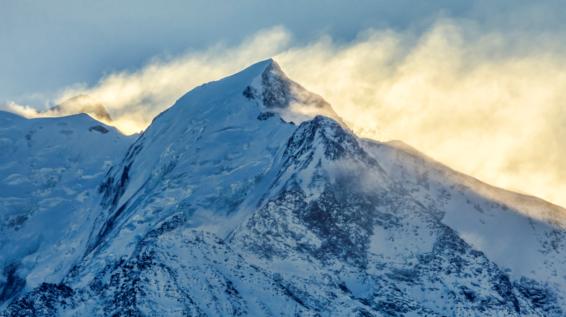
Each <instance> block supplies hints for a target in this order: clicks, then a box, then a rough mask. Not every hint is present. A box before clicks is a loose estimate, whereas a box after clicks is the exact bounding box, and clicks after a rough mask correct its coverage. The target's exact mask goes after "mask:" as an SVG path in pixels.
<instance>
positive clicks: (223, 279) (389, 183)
mask: <svg viewBox="0 0 566 317" xmlns="http://www.w3.org/2000/svg"><path fill="white" fill-rule="evenodd" d="M319 114H322V115H319ZM6 120H12V121H11V122H14V123H13V124H14V125H15V124H16V122H18V123H17V124H18V126H19V122H23V121H21V120H22V119H21V118H8V119H6ZM18 120H19V121H18ZM8 130H10V129H8ZM124 142H125V143H127V142H128V140H125V141H124ZM57 144H60V143H57ZM117 147H119V148H123V147H122V146H121V145H120V146H118V145H117ZM70 149H71V148H70ZM74 151H76V150H71V152H74ZM114 152H118V150H116V151H112V153H114ZM97 154H100V155H102V154H103V153H97ZM114 158H115V157H114ZM5 161H7V160H6V159H4V158H3V159H2V164H3V163H4V162H5ZM97 161H98V162H100V160H99V159H97ZM113 162H114V163H113V164H112V167H111V169H110V170H109V171H108V173H106V174H105V175H104V176H103V177H102V178H98V179H96V181H94V180H93V183H89V186H90V187H89V188H91V191H90V192H89V193H90V195H89V197H91V199H90V200H89V203H88V204H87V206H88V208H87V209H88V210H86V211H84V212H83V213H81V215H84V214H85V213H86V214H88V215H89V216H88V217H84V216H81V217H80V218H81V220H82V222H81V223H82V224H81V225H80V226H81V230H80V232H81V234H73V233H71V234H68V235H66V236H59V238H58V239H64V240H56V239H55V240H53V239H51V240H47V243H45V244H46V245H48V247H47V248H48V249H49V250H58V251H59V253H61V254H64V253H65V252H67V249H69V250H70V251H68V252H70V253H69V254H71V255H70V256H68V257H67V258H61V259H60V260H59V257H56V258H55V259H54V260H53V263H56V265H57V267H58V268H59V270H58V271H57V272H60V274H59V273H57V274H55V273H49V274H44V275H38V274H35V275H32V276H37V278H35V279H33V281H34V283H33V285H39V286H38V287H36V288H35V289H33V290H31V291H29V292H27V293H25V294H22V295H20V296H18V297H17V298H15V299H13V300H8V299H5V304H4V305H5V306H6V308H5V310H4V312H3V313H4V315H6V316H27V315H35V316H44V315H45V316H51V315H64V316H84V315H94V316H108V315H115V316H122V315H129V316H138V315H139V316H162V315H190V316H199V315H210V316H229V315H242V316H258V315H259V316H275V315H277V316H291V315H293V316H294V315H305V316H336V315H338V316H422V315H424V316H478V315H482V316H483V315H485V316H562V315H564V312H565V311H566V299H565V293H566V283H565V276H564V270H563V269H562V268H564V267H566V265H565V264H566V254H565V251H564V250H565V248H564V243H565V241H566V238H565V234H566V230H565V229H564V228H565V226H564V225H565V222H564V215H565V214H566V211H565V210H564V209H562V208H560V207H558V206H554V205H551V204H548V203H546V202H544V201H541V200H538V199H535V198H532V197H526V196H522V195H518V194H514V193H510V192H506V191H503V190H500V189H496V188H493V187H490V186H488V185H486V184H483V183H480V182H478V181H477V180H474V179H472V178H470V177H468V176H465V175H462V174H459V173H457V172H455V171H452V170H450V169H448V168H447V167H445V166H442V165H441V164H439V163H436V162H434V161H432V160H430V159H428V158H426V157H425V156H424V155H422V154H420V153H418V152H416V151H414V150H412V149H410V148H409V147H407V146H405V145H402V144H399V143H380V142H376V141H372V140H364V139H360V138H358V137H357V136H355V135H354V134H353V133H352V132H351V131H350V130H349V129H348V128H347V127H346V126H345V125H344V124H343V123H342V122H341V120H340V118H339V117H338V116H337V115H336V114H335V113H334V111H333V110H332V108H331V106H330V105H329V104H328V103H327V102H326V101H324V100H323V99H322V98H321V97H320V96H318V95H315V94H313V93H310V92H308V91H307V90H306V89H304V88H303V87H301V86H300V85H299V84H297V83H295V82H293V81H292V80H290V79H289V78H288V77H287V76H285V74H284V73H283V72H282V70H281V69H280V68H279V66H278V65H277V64H276V63H275V62H274V61H272V60H267V61H263V62H259V63H257V64H254V65H252V66H250V67H249V68H247V69H245V70H243V71H242V72H239V73H237V74H235V75H232V76H229V77H227V78H224V79H222V80H219V81H216V82H211V83H208V84H205V85H202V86H200V87H197V88H195V89H194V90H192V91H190V92H189V93H187V94H186V95H185V96H183V97H181V98H180V99H179V100H178V101H177V102H176V103H175V104H174V105H173V106H172V107H171V108H169V109H168V110H167V111H165V112H163V113H162V114H160V115H159V116H158V117H156V118H155V119H154V121H153V123H152V124H151V126H150V127H149V128H148V129H147V130H146V131H145V132H144V133H143V134H142V135H141V136H140V137H139V138H138V139H137V140H136V141H135V142H133V144H131V146H130V147H129V149H128V150H127V152H126V153H125V154H124V155H123V157H122V158H121V159H119V161H116V160H113ZM81 164H86V162H81ZM93 164H94V163H93ZM93 166H94V165H93ZM92 168H93V169H94V167H92ZM10 173H14V172H10ZM92 173H93V174H94V172H92ZM75 178H76V176H75ZM3 186H4V185H3ZM75 186H78V185H75ZM85 186H87V185H86V184H85ZM92 190H97V191H98V194H97V195H93V194H92ZM60 195H63V194H62V193H59V194H58V196H60ZM54 197H55V196H54ZM4 201H5V202H6V201H8V200H4ZM71 215H72V213H71ZM61 219H67V218H66V217H62V218H61ZM74 219H75V218H73V217H72V216H71V217H69V218H68V220H66V221H68V222H67V223H65V224H62V225H61V227H60V228H59V229H58V230H63V231H64V230H68V231H69V232H72V229H70V228H69V227H68V226H67V225H68V224H69V223H73V225H72V226H71V228H76V226H77V225H75V224H76V223H77V222H76V221H75V220H74ZM22 228H23V230H24V231H25V230H27V229H25V228H27V225H26V224H25V223H24V225H23V227H22ZM30 228H31V227H30ZM50 229H51V227H50V228H40V229H39V230H36V231H34V232H37V233H41V232H42V231H47V232H49V230H50ZM30 230H31V229H30ZM57 241H65V242H66V245H68V242H67V241H70V242H72V243H75V244H76V245H77V246H76V247H74V246H72V244H71V247H64V246H62V244H61V243H58V242H57ZM25 245H28V243H27V242H26V243H21V246H25ZM57 246H60V248H61V249H56V248H57ZM53 248H55V249H53ZM74 250H81V252H82V253H81V252H78V251H74ZM79 253H80V256H79V255H78V254H79ZM10 258H17V257H15V256H11V257H10ZM21 262H22V263H24V262H23V261H21ZM36 263H41V264H42V266H45V267H46V268H50V267H53V265H54V264H53V263H52V262H51V260H48V259H43V258H42V259H39V260H38V261H37V262H36ZM50 270H51V271H50V272H53V269H50ZM18 276H23V275H18ZM27 276H28V277H27V278H28V282H27V284H26V285H32V284H31V282H30V281H29V280H30V278H29V276H30V275H27ZM40 282H45V283H43V284H39V283H40ZM29 289H31V288H30V287H28V288H27V289H26V290H29Z"/></svg>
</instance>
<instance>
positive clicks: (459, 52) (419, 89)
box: [12, 19, 566, 206]
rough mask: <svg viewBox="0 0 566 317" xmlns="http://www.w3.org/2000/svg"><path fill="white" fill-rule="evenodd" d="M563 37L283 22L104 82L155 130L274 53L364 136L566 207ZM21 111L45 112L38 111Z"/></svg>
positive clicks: (127, 111)
mask: <svg viewBox="0 0 566 317" xmlns="http://www.w3.org/2000/svg"><path fill="white" fill-rule="evenodd" d="M559 36H561V35H559V34H548V33H545V34H523V33H521V32H517V33H515V34H511V33H509V34H502V33H500V32H491V31H489V30H484V29H482V28H481V27H479V26H477V25H474V24H473V23H472V22H470V21H462V20H450V19H443V20H439V21H438V22H437V23H435V24H434V25H433V26H432V27H431V28H430V29H428V30H426V31H425V32H421V33H418V34H417V33H412V32H408V31H407V32H393V31H388V30H368V31H366V32H364V33H363V34H361V35H360V36H359V38H358V39H357V40H356V41H353V42H350V43H347V44H343V43H336V42H334V41H333V39H332V38H330V37H322V38H320V39H319V40H317V41H315V42H311V43H309V44H307V45H295V44H294V42H293V40H292V36H291V34H289V32H287V31H286V30H285V29H283V28H274V29H268V30H265V31H262V32H260V33H258V34H256V35H254V36H253V37H251V38H249V39H248V40H246V41H244V42H243V43H241V44H240V45H238V46H234V47H226V46H222V45H218V46H215V47H212V48H209V49H207V50H205V51H200V52H193V53H189V54H187V55H184V56H180V57H177V58H174V59H169V60H155V61H153V62H151V63H149V64H148V65H147V66H145V67H143V68H142V69H140V70H139V71H136V72H120V73H114V74H110V75H108V76H106V77H104V78H103V79H101V81H100V82H99V83H98V84H97V85H95V86H93V87H78V88H77V87H72V88H69V89H65V90H64V91H63V92H62V93H61V94H60V97H59V98H58V100H57V101H58V102H62V101H64V100H68V99H69V98H71V97H73V96H76V95H89V96H90V97H91V98H93V99H94V100H96V101H98V102H100V103H102V104H104V105H105V106H106V107H107V109H108V110H109V112H110V114H111V115H112V117H113V119H114V124H116V125H117V126H118V127H119V128H120V129H122V130H123V131H125V132H135V131H138V130H140V129H143V128H145V127H146V126H147V125H148V124H149V123H150V122H151V120H152V119H153V117H155V115H156V114H158V113H159V112H161V111H163V110H164V109H166V108H167V107H168V106H170V105H171V104H173V103H174V101H175V100H176V99H177V98H179V97H180V96H181V95H182V94H184V93H185V92H186V91H188V90H190V89H191V88H193V87H195V86H197V85H199V84H201V83H203V82H207V81H210V80H215V79H218V78H220V77H222V76H225V75H228V74H230V73H233V72H236V71H238V70H240V69H242V68H243V67H245V66H247V65H249V64H251V63H253V62H255V61H257V60H260V59H264V58H267V57H271V56H275V58H276V59H277V60H278V62H279V63H280V64H281V65H282V68H283V69H284V70H285V71H286V72H287V74H288V75H289V76H290V77H291V78H293V79H295V80H296V81H298V82H300V83H301V84H303V85H304V86H305V87H307V88H309V89H311V90H313V91H314V92H316V93H318V94H320V95H322V96H323V97H325V98H326V99H327V100H328V101H329V102H330V103H331V104H332V105H333V107H334V109H335V110H336V112H337V113H338V114H339V115H340V116H341V117H342V118H343V119H344V120H345V121H346V122H347V123H348V124H349V125H350V127H351V128H352V129H353V130H354V131H356V132H357V133H358V134H360V135H361V136H365V137H369V138H375V139H379V140H392V139H395V140H403V141H404V142H406V143H408V144H410V145H413V146H415V147H416V148H418V149H419V150H421V151H423V152H424V153H426V154H428V155H430V156H432V157H433V158H436V159H438V160H440V161H441V162H444V163H446V164H448V165H450V166H452V167H454V168H456V169H458V170H461V171H463V172H466V173H468V174H471V175H474V176H476V177H478V178H480V179H482V180H485V181H487V182H489V183H492V184H495V185H498V186H502V187H505V188H509V189H513V190H518V191H521V192H525V193H530V194H535V195H538V196H540V197H542V198H545V199H548V200H550V201H553V202H556V203H559V204H562V205H563V206H566V196H565V195H564V193H565V192H566V160H564V159H562V158H563V157H566V112H565V110H564V109H566V107H565V104H564V103H565V100H566V90H565V89H564V87H566V69H564V67H563V65H565V62H566V54H564V52H565V50H564V47H562V46H561V45H560V43H561V42H563V41H559V40H557V39H558V37H559ZM12 108H13V111H17V112H19V113H22V114H24V115H28V116H29V115H34V114H33V111H32V110H30V109H31V108H30V107H19V108H18V107H16V106H15V105H12Z"/></svg>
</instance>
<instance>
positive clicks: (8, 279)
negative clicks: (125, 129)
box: [0, 111, 133, 302]
mask: <svg viewBox="0 0 566 317" xmlns="http://www.w3.org/2000/svg"><path fill="white" fill-rule="evenodd" d="M132 141H133V139H132V138H131V137H125V136H123V135H121V134H120V133H119V132H118V131H117V130H116V129H115V128H113V127H109V126H107V125H104V124H102V123H100V122H98V121H96V120H94V119H92V118H91V117H89V116H88V115H86V114H78V115H73V116H68V117H61V118H39V119H25V118H22V117H20V116H17V115H14V114H11V113H8V112H3V111H0V149H1V150H0V268H1V269H0V272H2V276H1V278H0V301H1V302H5V301H6V300H7V299H9V298H11V297H12V296H13V295H15V294H17V293H18V292H19V291H20V290H21V289H22V288H29V289H31V288H34V287H37V286H39V285H40V284H41V283H43V282H57V281H60V280H61V279H62V278H63V277H64V276H65V275H66V273H67V271H68V270H69V268H70V267H71V266H72V264H73V261H74V260H76V259H77V258H78V257H79V256H81V255H82V254H81V245H82V244H84V243H85V242H86V238H87V237H88V232H89V230H91V228H90V225H91V223H92V221H91V220H90V218H91V217H94V216H95V214H93V213H92V212H95V211H96V210H97V208H91V207H92V206H97V205H98V198H97V197H96V186H97V185H98V184H99V183H100V182H101V181H102V180H103V178H104V175H105V173H106V171H107V170H108V168H109V167H110V166H112V165H113V164H115V163H117V161H119V159H120V158H121V156H122V155H123V153H124V152H125V150H126V149H127V147H128V146H129V145H130V144H131V143H132ZM85 234H86V237H85Z"/></svg>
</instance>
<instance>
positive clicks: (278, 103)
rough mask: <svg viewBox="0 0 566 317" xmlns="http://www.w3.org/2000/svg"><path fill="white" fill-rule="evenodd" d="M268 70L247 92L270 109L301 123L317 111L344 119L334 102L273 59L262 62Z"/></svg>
mask: <svg viewBox="0 0 566 317" xmlns="http://www.w3.org/2000/svg"><path fill="white" fill-rule="evenodd" d="M261 65H262V66H264V70H263V72H262V73H261V75H260V76H257V77H256V78H255V79H254V81H253V82H252V83H251V85H249V86H247V87H246V89H245V90H244V96H246V97H247V98H249V99H250V100H255V101H256V102H257V103H258V104H259V106H260V107H261V109H262V110H263V111H264V112H266V113H270V112H275V113H278V114H280V116H281V117H282V118H283V119H284V120H285V121H287V122H293V123H301V122H303V121H305V120H309V119H311V118H313V117H314V116H315V115H324V116H327V117H331V118H334V119H335V120H338V121H341V119H340V117H339V116H338V115H337V114H336V112H334V109H332V107H331V106H330V104H329V103H328V102H327V101H326V100H324V99H323V98H322V97H320V96H319V95H317V94H315V93H312V92H310V91H308V90H306V89H305V88H304V87H303V86H301V85H300V84H298V83H297V82H295V81H293V80H291V79H290V78H289V77H287V75H286V74H285V73H284V72H283V70H282V69H281V67H280V66H279V64H277V62H275V61H274V60H272V59H269V60H267V61H264V62H261Z"/></svg>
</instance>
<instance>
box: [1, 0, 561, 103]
mask: <svg viewBox="0 0 566 317" xmlns="http://www.w3.org/2000/svg"><path fill="white" fill-rule="evenodd" d="M530 2H534V1H526V0H508V1H467V0H436V1H414V0H395V1H383V0H358V1H335V0H326V1H265V0H242V1H215V0H203V1H194V0H192V1H187V0H178V1H177V0H160V1H146V0H142V1H140V0H127V1H115V0H97V1H86V0H51V1H36V0H0V21H2V22H1V24H0V47H1V49H0V70H1V71H0V102H5V101H9V100H10V101H19V102H27V103H41V102H44V101H45V100H46V98H47V99H49V97H52V96H53V94H54V92H55V91H56V90H58V89H62V88H63V87H66V86H68V85H72V84H76V83H87V84H93V83H95V82H96V81H97V80H99V79H100V78H101V77H102V76H104V75H105V74H108V73H111V72H114V71H118V70H135V69H137V68H139V67H141V66H142V65H144V64H145V63H147V62H148V61H150V60H151V59H152V58H154V57H155V56H159V57H171V56H176V55H179V54H182V53H187V52H190V51H193V50H201V49H203V48H205V47H209V46H210V45H214V44H217V43H219V42H223V43H226V44H234V43H238V42H239V41H241V40H242V39H243V38H245V37H246V36H250V35H251V34H253V33H255V32H257V31H258V30H261V29H265V28H269V27H272V26H275V25H280V26H284V27H285V28H286V29H287V30H289V31H290V32H291V33H292V34H293V36H294V40H295V41H297V42H301V41H302V42H306V41H310V40H313V39H316V38H318V37H320V36H321V35H330V36H332V37H333V39H335V40H337V41H351V40H352V39H354V38H355V37H356V36H357V34H358V33H359V32H361V31H364V30H366V29H368V28H378V29H380V28H394V29H402V30H407V29H412V30H415V31H417V32H418V30H420V29H424V28H425V26H426V25H427V24H430V23H432V22H433V21H434V20H435V19H436V18H437V17H439V16H450V17H465V18H470V19H474V20H476V21H479V22H480V23H482V24H485V25H489V26H492V27H495V26H497V27H503V28H508V29H509V31H515V30H516V29H517V28H518V27H519V28H525V29H536V28H552V27H555V25H556V24H558V25H560V26H563V23H561V19H560V16H558V15H560V14H561V11H564V10H555V9H554V8H561V7H562V6H561V5H560V3H562V2H561V1H556V2H555V4H553V3H551V2H552V1H547V2H541V1H536V3H537V4H536V9H533V6H534V5H528V4H529V3H530ZM521 3H523V4H521ZM526 12H527V13H528V14H525V13H526Z"/></svg>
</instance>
